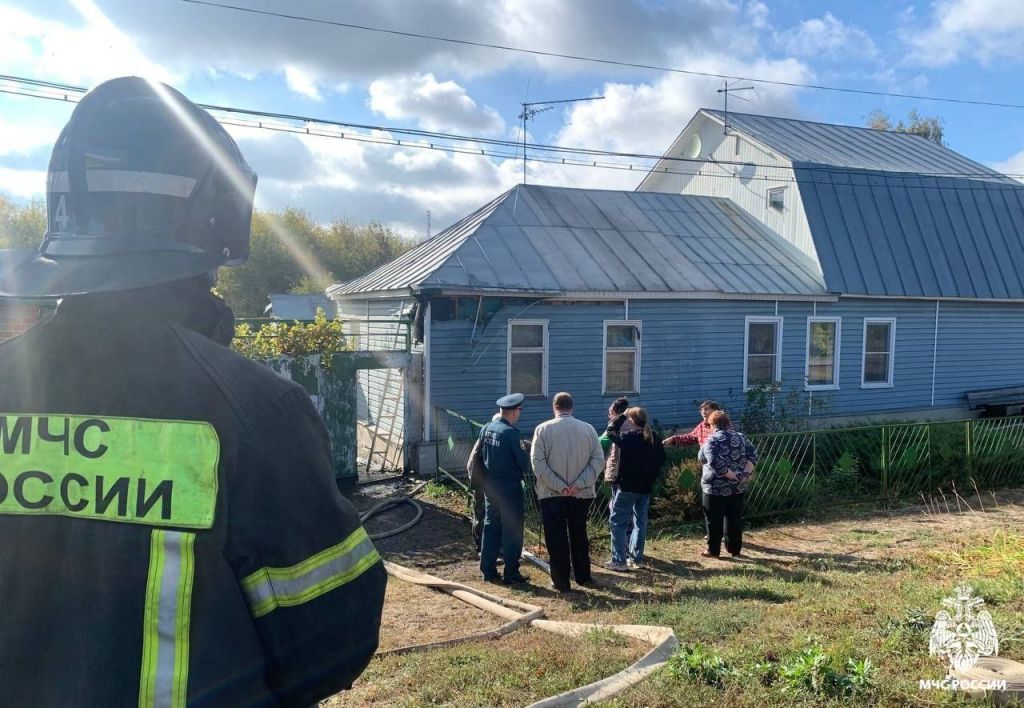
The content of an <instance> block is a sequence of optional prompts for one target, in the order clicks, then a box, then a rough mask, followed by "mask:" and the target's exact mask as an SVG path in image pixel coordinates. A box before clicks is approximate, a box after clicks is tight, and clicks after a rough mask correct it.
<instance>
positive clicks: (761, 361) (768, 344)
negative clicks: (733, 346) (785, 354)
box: [743, 317, 782, 390]
mask: <svg viewBox="0 0 1024 708" xmlns="http://www.w3.org/2000/svg"><path fill="white" fill-rule="evenodd" d="M746 323H747V331H746V339H745V340H744V345H743V358H744V361H745V365H744V367H743V390H748V389H751V388H753V387H754V386H764V385H766V384H770V383H773V382H775V381H779V380H781V379H782V358H781V356H780V352H781V351H782V318H781V317H748V318H747V320H746Z"/></svg>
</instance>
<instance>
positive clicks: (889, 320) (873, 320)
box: [860, 317, 896, 388]
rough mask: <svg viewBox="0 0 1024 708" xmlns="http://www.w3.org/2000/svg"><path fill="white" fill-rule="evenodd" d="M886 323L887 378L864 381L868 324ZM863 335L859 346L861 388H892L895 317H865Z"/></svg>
mask: <svg viewBox="0 0 1024 708" xmlns="http://www.w3.org/2000/svg"><path fill="white" fill-rule="evenodd" d="M873 324H888V325H889V372H888V374H889V380H888V381H886V382H885V383H878V382H875V381H865V380H864V374H865V373H867V370H866V368H865V367H866V366H867V361H868V325H873ZM863 334H864V337H863V339H862V340H861V348H860V387H861V388H893V387H894V386H895V385H896V384H895V378H894V374H895V372H896V318H895V317H865V318H864V333H863Z"/></svg>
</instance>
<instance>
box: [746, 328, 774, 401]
mask: <svg viewBox="0 0 1024 708" xmlns="http://www.w3.org/2000/svg"><path fill="white" fill-rule="evenodd" d="M770 323H774V324H775V376H774V377H773V381H782V318H781V317H755V316H747V317H746V318H745V320H744V323H743V390H744V391H749V390H750V389H752V388H753V386H750V385H748V384H747V373H748V369H749V367H748V366H747V363H748V360H749V351H748V350H749V349H750V325H752V324H770Z"/></svg>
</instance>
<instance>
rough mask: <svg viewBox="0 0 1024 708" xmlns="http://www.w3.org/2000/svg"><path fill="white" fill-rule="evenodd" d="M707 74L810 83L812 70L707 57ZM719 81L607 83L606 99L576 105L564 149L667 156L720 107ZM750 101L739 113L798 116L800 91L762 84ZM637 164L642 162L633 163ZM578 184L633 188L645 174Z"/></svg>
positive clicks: (676, 77)
mask: <svg viewBox="0 0 1024 708" xmlns="http://www.w3.org/2000/svg"><path fill="white" fill-rule="evenodd" d="M696 67H697V68H698V69H700V70H702V71H707V72H713V73H722V74H730V75H738V76H743V75H748V76H758V77H763V78H766V79H772V80H780V81H792V82H806V81H808V80H809V79H811V78H812V74H811V71H810V69H809V68H808V67H807V66H805V65H804V64H802V63H801V62H799V61H797V60H795V59H786V60H780V61H768V60H758V61H754V62H752V63H746V62H741V61H739V60H737V59H735V58H733V57H724V56H711V55H705V56H704V57H702V58H701V60H700V62H698V63H697V65H696ZM720 86H721V81H720V80H718V79H712V78H704V77H695V76H684V75H680V74H669V75H666V76H664V77H663V78H661V79H658V80H657V81H654V82H651V83H640V84H626V83H608V84H605V86H604V88H603V89H602V90H601V93H602V94H603V95H604V96H605V100H603V101H593V102H588V103H579V104H576V105H575V106H574V107H573V109H572V110H571V112H570V113H569V115H568V117H567V120H566V124H565V126H564V127H563V129H562V130H561V132H560V133H559V135H558V139H557V142H558V144H560V145H570V146H578V147H599V148H602V149H605V150H609V151H614V152H643V153H650V154H657V155H660V154H662V153H663V152H664V151H665V150H667V149H668V147H669V146H670V145H671V144H672V141H673V140H674V139H675V138H676V136H677V135H678V134H679V132H680V131H681V130H682V129H683V127H685V125H686V123H687V121H689V120H690V118H691V117H693V114H694V113H696V112H697V109H699V108H701V107H718V106H720V102H721V97H720V96H719V95H718V94H717V93H716V90H717V89H718V88H719V87H720ZM749 98H751V99H752V100H751V102H750V103H744V104H742V107H741V108H740V109H739V110H741V111H747V112H751V113H765V114H768V115H782V116H785V115H795V114H796V113H797V108H796V100H795V89H792V88H789V87H784V86H770V85H764V84H762V85H759V86H758V87H757V90H756V91H753V92H749ZM629 162H632V163H634V164H637V163H638V160H635V159H634V160H629ZM585 172H589V173H592V174H590V175H584V178H583V182H582V183H581V184H579V185H578V186H586V187H607V188H611V189H632V188H634V187H636V185H637V184H638V183H639V182H640V180H641V179H642V178H643V176H644V174H645V173H644V172H640V173H636V172H615V171H611V170H609V171H605V170H599V169H594V170H587V171H585Z"/></svg>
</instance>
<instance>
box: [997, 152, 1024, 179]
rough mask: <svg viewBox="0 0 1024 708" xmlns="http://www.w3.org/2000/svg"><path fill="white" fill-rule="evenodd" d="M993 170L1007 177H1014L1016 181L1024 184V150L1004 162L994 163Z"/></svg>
mask: <svg viewBox="0 0 1024 708" xmlns="http://www.w3.org/2000/svg"><path fill="white" fill-rule="evenodd" d="M992 169H993V170H996V171H998V172H1002V173H1003V174H1006V175H1013V176H1014V177H1015V179H1017V180H1019V181H1021V182H1024V150H1021V151H1020V152H1018V153H1016V154H1015V155H1010V157H1008V158H1006V159H1005V160H1003V161H1002V162H996V163H993V165H992Z"/></svg>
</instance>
